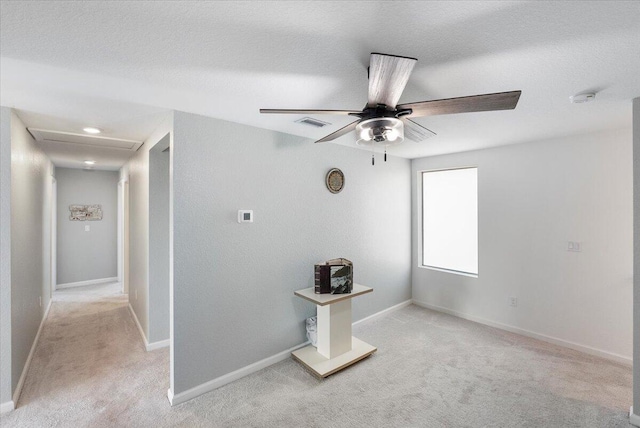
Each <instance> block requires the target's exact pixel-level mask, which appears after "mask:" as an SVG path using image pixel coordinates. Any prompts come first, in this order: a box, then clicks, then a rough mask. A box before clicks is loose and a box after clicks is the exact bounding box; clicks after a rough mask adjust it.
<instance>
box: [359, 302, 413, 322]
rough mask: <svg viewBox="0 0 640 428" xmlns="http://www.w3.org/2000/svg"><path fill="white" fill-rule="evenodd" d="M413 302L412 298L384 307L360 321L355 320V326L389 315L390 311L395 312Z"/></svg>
mask: <svg viewBox="0 0 640 428" xmlns="http://www.w3.org/2000/svg"><path fill="white" fill-rule="evenodd" d="M411 303H413V302H412V300H411V299H409V300H405V301H404V302H401V303H398V304H397V305H394V306H391V307H390V308H387V309H383V310H381V311H380V312H376V313H375V314H373V315H369V316H368V317H365V318H362V319H361V320H358V321H356V322H354V323H353V326H356V325H358V324H361V323H365V322H367V321H371V320H373V319H376V318H378V317H381V316H382V315H387V314H388V313H390V312H394V311H397V310H398V309H402V308H404V307H407V306H409V305H410V304H411Z"/></svg>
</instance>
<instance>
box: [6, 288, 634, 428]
mask: <svg viewBox="0 0 640 428" xmlns="http://www.w3.org/2000/svg"><path fill="white" fill-rule="evenodd" d="M83 288H86V287H83ZM354 334H355V335H356V336H358V337H359V338H361V339H363V340H365V341H367V342H369V343H371V344H374V345H376V346H377V347H378V352H377V353H375V354H374V355H373V356H371V357H369V358H367V359H365V360H363V361H361V362H360V363H358V364H356V365H354V366H352V367H350V368H348V369H346V370H343V371H342V372H339V373H337V374H335V375H333V376H331V377H329V378H327V379H325V380H318V379H316V378H314V377H313V376H312V375H311V374H309V373H308V372H307V371H305V369H304V368H303V367H302V366H301V365H300V364H298V363H296V362H295V361H293V360H287V361H283V362H281V363H278V364H275V365H273V366H271V367H269V368H267V369H264V370H261V371H260V372H257V373H255V374H253V375H250V376H247V377H245V378H243V379H240V380H238V381H236V382H233V383H231V384H229V385H226V386H224V387H222V388H219V389H217V390H215V391H213V392H210V393H208V394H205V395H202V396H200V397H198V398H196V399H194V400H191V401H189V402H187V403H184V404H181V405H178V406H175V407H170V406H169V403H168V401H167V398H166V391H167V388H168V379H169V356H168V349H166V348H165V349H161V350H157V351H152V352H145V350H144V347H143V344H142V340H141V338H140V335H139V333H138V331H137V327H136V325H135V324H134V321H133V319H132V317H131V315H130V313H129V311H128V308H127V301H126V298H125V296H122V295H119V294H118V290H117V288H116V287H115V286H113V285H106V286H95V287H92V288H91V287H90V288H88V289H87V290H77V289H76V290H64V291H62V292H57V293H56V296H55V301H54V303H53V305H52V308H51V312H50V314H49V318H48V319H47V321H46V324H45V328H44V330H43V332H42V336H41V339H40V343H39V345H38V347H37V350H36V353H35V356H34V359H33V362H32V365H31V369H30V371H29V374H28V376H27V378H26V382H25V386H24V390H23V393H22V396H21V397H20V400H19V402H18V408H17V409H16V410H15V411H13V412H11V413H8V414H5V415H3V416H2V417H0V424H1V425H2V426H3V427H50V426H51V427H53V426H55V427H112V426H126V427H164V426H182V427H200V426H203V427H278V428H280V427H598V428H601V427H630V425H629V423H628V416H627V411H628V408H629V405H630V403H631V394H632V392H631V388H632V373H631V369H630V368H629V367H626V366H623V365H620V364H616V363H613V362H610V361H607V360H604V359H601V358H596V357H592V356H589V355H586V354H583V353H580V352H577V351H573V350H570V349H565V348H562V347H558V346H555V345H550V344H547V343H544V342H540V341H537V340H534V339H530V338H526V337H522V336H519V335H516V334H512V333H508V332H504V331H501V330H498V329H494V328H490V327H486V326H483V325H480V324H476V323H473V322H469V321H465V320H462V319H459V318H455V317H452V316H449V315H446V314H442V313H438V312H434V311H430V310H427V309H423V308H419V307H416V306H408V307H406V308H403V309H401V310H398V311H395V312H393V313H391V314H388V315H386V316H383V317H379V318H376V319H373V320H371V321H368V322H365V323H362V324H360V325H358V326H356V327H355V328H354ZM212 358H215V356H212ZM208 380H209V379H202V381H203V382H206V381H208Z"/></svg>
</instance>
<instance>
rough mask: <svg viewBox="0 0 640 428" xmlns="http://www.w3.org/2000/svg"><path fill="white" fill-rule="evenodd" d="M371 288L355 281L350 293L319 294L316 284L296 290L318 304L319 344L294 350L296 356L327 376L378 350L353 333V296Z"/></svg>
mask: <svg viewBox="0 0 640 428" xmlns="http://www.w3.org/2000/svg"><path fill="white" fill-rule="evenodd" d="M372 291H373V288H370V287H365V286H364V285H360V284H353V290H352V291H351V293H350V294H316V293H315V292H314V288H313V287H311V288H305V289H304V290H298V291H296V292H294V294H295V295H296V296H298V297H302V298H303V299H306V300H308V301H310V302H313V303H315V304H316V305H318V324H317V329H318V331H317V333H318V348H317V349H316V348H315V347H314V346H311V345H309V346H307V347H305V348H302V349H298V350H297V351H294V352H292V355H293V358H295V359H296V360H298V361H299V362H300V363H302V364H303V365H304V366H305V367H307V368H308V369H309V370H311V372H312V373H313V374H315V375H316V376H318V377H320V378H324V377H327V376H329V375H332V374H333V373H335V372H337V371H339V370H342V369H343V368H345V367H347V366H350V365H351V364H353V363H356V362H358V361H360V360H362V359H363V358H366V357H368V356H369V355H371V354H373V353H374V352H376V351H377V350H378V349H377V348H376V347H375V346H371V345H369V344H368V343H365V342H363V341H362V340H360V339H357V338H355V337H353V336H351V299H353V298H354V297H357V296H361V295H363V294H366V293H371V292H372Z"/></svg>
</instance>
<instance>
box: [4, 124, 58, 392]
mask: <svg viewBox="0 0 640 428" xmlns="http://www.w3.org/2000/svg"><path fill="white" fill-rule="evenodd" d="M52 174H53V165H52V164H51V161H50V160H49V158H48V157H47V156H46V155H45V154H44V153H43V152H42V151H41V150H40V149H39V148H38V147H37V146H36V144H35V141H34V140H33V138H32V137H31V135H30V134H29V133H28V132H27V130H26V129H25V126H24V124H23V123H22V121H21V120H20V119H19V118H18V116H17V115H16V114H15V112H12V114H11V326H12V333H11V363H12V374H11V385H12V391H15V389H16V385H17V383H18V380H19V379H20V375H21V374H22V370H23V368H24V364H25V363H26V360H27V356H28V355H29V351H30V350H31V346H32V345H33V341H34V339H35V337H36V333H37V331H38V327H39V325H40V322H41V320H42V317H43V315H44V312H45V310H46V308H47V306H48V304H49V300H50V295H51V278H50V273H51V271H50V260H51V259H50V257H51V253H50V244H51V243H50V224H51V205H50V198H51V181H52ZM40 298H41V299H42V305H40Z"/></svg>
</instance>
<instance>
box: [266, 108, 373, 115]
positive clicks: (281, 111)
mask: <svg viewBox="0 0 640 428" xmlns="http://www.w3.org/2000/svg"><path fill="white" fill-rule="evenodd" d="M260 113H279V114H341V115H345V116H348V115H350V114H360V113H362V112H361V111H360V110H295V109H276V108H261V109H260Z"/></svg>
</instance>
